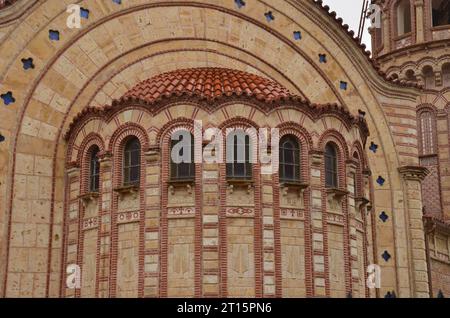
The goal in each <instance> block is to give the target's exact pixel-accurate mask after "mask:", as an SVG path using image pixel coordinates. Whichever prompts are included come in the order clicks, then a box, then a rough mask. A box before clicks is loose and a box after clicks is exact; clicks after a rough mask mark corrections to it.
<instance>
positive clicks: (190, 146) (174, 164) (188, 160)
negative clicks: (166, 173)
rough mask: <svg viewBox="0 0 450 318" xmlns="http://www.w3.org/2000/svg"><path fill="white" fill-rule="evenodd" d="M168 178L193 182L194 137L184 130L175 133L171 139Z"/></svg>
mask: <svg viewBox="0 0 450 318" xmlns="http://www.w3.org/2000/svg"><path fill="white" fill-rule="evenodd" d="M171 140H172V142H171V147H170V149H171V151H170V178H171V179H172V180H193V179H194V178H195V163H194V137H193V136H192V134H191V133H190V132H188V131H186V130H181V131H177V132H175V133H174V134H173V135H172V138H171Z"/></svg>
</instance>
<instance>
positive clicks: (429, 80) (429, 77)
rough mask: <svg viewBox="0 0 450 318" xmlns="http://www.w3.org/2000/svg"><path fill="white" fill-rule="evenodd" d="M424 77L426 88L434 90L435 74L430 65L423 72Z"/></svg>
mask: <svg viewBox="0 0 450 318" xmlns="http://www.w3.org/2000/svg"><path fill="white" fill-rule="evenodd" d="M422 74H423V77H424V79H425V88H434V86H435V81H434V72H433V68H432V67H431V66H429V65H427V66H425V67H424V68H423V70H422Z"/></svg>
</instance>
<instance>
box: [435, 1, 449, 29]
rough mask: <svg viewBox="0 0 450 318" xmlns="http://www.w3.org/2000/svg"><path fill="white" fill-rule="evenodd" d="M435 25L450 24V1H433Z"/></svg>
mask: <svg viewBox="0 0 450 318" xmlns="http://www.w3.org/2000/svg"><path fill="white" fill-rule="evenodd" d="M432 14H433V26H434V27H436V26H442V25H450V1H448V0H433V1H432Z"/></svg>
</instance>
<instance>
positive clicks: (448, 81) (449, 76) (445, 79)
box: [442, 63, 450, 87]
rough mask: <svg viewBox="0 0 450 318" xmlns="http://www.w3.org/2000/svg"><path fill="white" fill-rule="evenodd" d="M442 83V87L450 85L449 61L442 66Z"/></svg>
mask: <svg viewBox="0 0 450 318" xmlns="http://www.w3.org/2000/svg"><path fill="white" fill-rule="evenodd" d="M442 84H443V85H444V87H450V63H447V64H444V65H443V66H442Z"/></svg>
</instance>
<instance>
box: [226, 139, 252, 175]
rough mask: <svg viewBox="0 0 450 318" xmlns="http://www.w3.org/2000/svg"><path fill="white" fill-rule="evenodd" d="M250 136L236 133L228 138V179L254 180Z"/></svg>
mask: <svg viewBox="0 0 450 318" xmlns="http://www.w3.org/2000/svg"><path fill="white" fill-rule="evenodd" d="M251 155H252V153H251V142H250V136H249V135H248V134H246V133H244V132H242V131H235V132H233V133H230V134H228V136H227V178H228V179H241V180H249V179H251V178H252V164H251V160H250V158H251Z"/></svg>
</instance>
